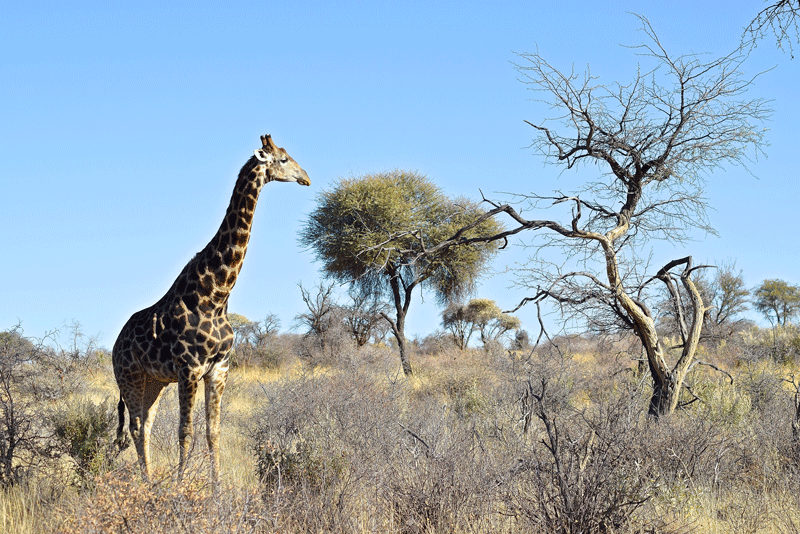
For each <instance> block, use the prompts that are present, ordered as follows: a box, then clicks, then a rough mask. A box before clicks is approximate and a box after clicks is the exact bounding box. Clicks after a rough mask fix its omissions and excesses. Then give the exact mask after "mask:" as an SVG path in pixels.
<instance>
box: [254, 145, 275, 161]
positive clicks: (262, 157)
mask: <svg viewBox="0 0 800 534" xmlns="http://www.w3.org/2000/svg"><path fill="white" fill-rule="evenodd" d="M253 154H254V155H255V157H256V159H257V160H258V161H263V162H264V163H272V161H273V159H275V158H273V156H272V154H270V153H269V152H267V151H266V150H264V149H263V148H259V149H257V150H256V151H255V152H253Z"/></svg>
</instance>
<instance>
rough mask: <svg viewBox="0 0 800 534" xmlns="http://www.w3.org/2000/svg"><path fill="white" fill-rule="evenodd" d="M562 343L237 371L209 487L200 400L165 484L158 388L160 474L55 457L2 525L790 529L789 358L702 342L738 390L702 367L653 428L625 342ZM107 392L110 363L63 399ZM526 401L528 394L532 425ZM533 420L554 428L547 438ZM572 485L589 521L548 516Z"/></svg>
mask: <svg viewBox="0 0 800 534" xmlns="http://www.w3.org/2000/svg"><path fill="white" fill-rule="evenodd" d="M572 342H573V348H574V352H573V353H567V354H563V355H560V356H557V355H554V354H552V353H551V354H547V355H541V356H534V357H533V358H531V359H526V358H524V357H523V356H521V355H519V354H517V355H504V354H497V353H487V352H484V351H479V350H475V351H466V352H464V353H461V352H459V351H446V352H445V353H442V354H417V355H415V356H414V359H413V362H414V365H415V375H414V376H413V377H410V378H405V377H403V376H402V373H401V372H400V369H399V365H398V364H399V362H398V361H397V357H396V354H394V353H393V352H392V351H391V350H389V349H387V348H376V347H367V348H366V349H364V350H362V351H358V352H354V353H352V354H348V355H347V357H346V358H344V357H343V358H342V359H341V361H331V362H328V364H327V365H326V366H320V365H317V366H315V367H313V368H309V367H307V366H305V365H304V364H303V363H302V362H301V361H300V360H299V359H288V360H286V361H285V362H284V365H283V367H282V368H281V369H280V370H275V369H261V368H259V369H256V368H241V367H240V368H236V369H234V370H232V372H231V375H230V379H229V385H228V388H227V390H226V394H225V399H224V401H223V422H222V432H223V433H222V453H221V462H222V479H223V481H224V482H223V486H222V487H221V488H220V489H219V490H218V491H217V492H215V491H213V489H212V488H211V487H210V486H209V484H208V480H207V472H208V466H207V458H206V455H205V451H206V445H205V439H204V428H203V425H204V417H203V415H202V399H198V407H197V409H198V413H197V416H196V417H195V424H196V427H195V444H194V447H193V451H192V457H191V462H190V465H189V468H188V476H187V479H186V480H185V481H184V482H183V483H181V484H178V483H176V482H175V480H174V478H173V474H174V471H175V469H176V466H177V443H176V442H177V413H178V410H177V394H176V388H175V386H171V387H170V388H168V389H167V390H166V391H165V394H164V396H163V398H162V400H161V404H160V407H159V415H158V417H157V420H156V423H155V427H154V430H153V442H152V449H153V457H154V464H155V469H156V473H157V475H156V483H155V484H154V485H146V484H144V483H142V482H141V479H140V477H139V474H138V470H137V468H136V458H135V453H134V452H133V450H132V448H129V449H128V450H126V451H125V452H124V453H123V454H122V455H121V456H120V457H119V458H117V459H116V460H115V462H114V465H113V467H112V468H111V469H110V470H107V471H105V472H103V473H102V474H101V475H100V476H98V477H97V478H95V479H93V480H92V483H91V484H88V485H85V486H79V485H71V484H69V481H70V480H71V479H70V478H69V477H67V476H61V477H60V478H59V477H54V475H53V473H59V472H60V473H63V472H64V471H65V470H67V469H68V468H69V465H70V464H69V463H68V462H66V461H65V460H63V459H62V460H61V461H60V462H56V463H55V464H48V465H50V467H47V469H45V468H44V467H43V468H42V471H41V472H40V473H39V474H38V475H33V476H30V477H28V478H26V479H25V481H24V483H22V484H18V485H15V486H11V487H9V488H6V489H5V490H2V492H0V531H2V532H4V533H6V532H7V533H14V534H16V533H43V532H53V531H56V532H64V533H89V532H109V533H110V532H114V533H117V532H148V531H152V532H215V533H217V532H288V533H292V532H354V533H355V532H358V533H361V532H386V533H403V534H406V533H436V532H441V533H444V532H448V533H450V532H454V533H460V532H464V533H466V532H470V533H495V532H497V533H513V532H553V531H557V530H559V529H560V530H561V531H563V532H595V531H597V532H599V531H602V529H603V528H604V529H606V531H609V532H610V531H613V532H617V533H620V532H675V533H677V532H709V533H727V532H736V533H751V532H752V533H787V534H790V533H797V532H800V497H798V496H800V491H798V489H800V488H799V486H800V451H798V447H797V446H796V445H795V444H794V443H793V442H792V439H791V424H790V423H791V417H792V416H793V415H794V414H793V404H792V395H791V393H793V390H792V389H791V388H789V389H787V382H785V381H784V380H783V379H784V378H786V377H789V376H791V375H792V372H793V367H792V366H791V365H790V364H789V363H787V362H786V361H781V362H775V361H773V360H765V359H763V358H762V359H758V358H755V359H746V358H743V357H742V350H743V349H742V348H741V347H736V351H732V350H731V349H730V346H724V345H723V346H722V347H719V348H714V349H711V350H709V351H708V352H707V354H706V355H705V356H704V358H706V359H707V360H708V361H710V362H712V363H715V364H716V365H718V366H719V367H721V368H724V369H726V370H728V371H729V372H731V374H732V375H733V377H734V383H733V385H731V384H730V382H729V380H728V379H727V378H726V377H725V376H723V375H720V374H719V373H717V372H716V371H713V370H712V369H710V368H698V371H697V372H696V373H695V376H694V377H693V381H692V384H693V390H694V392H695V394H696V395H697V396H698V397H699V398H700V399H701V401H698V402H695V403H694V404H692V405H691V407H690V408H688V409H687V410H685V411H684V412H682V413H680V414H676V415H675V417H672V418H666V419H665V420H663V421H660V422H659V423H658V424H656V423H654V422H652V421H649V420H647V418H646V417H645V415H644V411H645V409H644V408H645V406H646V402H647V399H648V396H649V392H648V387H647V385H648V382H647V377H646V376H645V377H641V376H637V374H636V363H635V362H634V361H633V359H632V358H630V357H629V356H628V355H627V353H625V352H624V351H623V349H622V348H621V347H601V346H598V345H593V344H592V343H590V342H589V341H587V340H582V339H575V340H572ZM543 380H544V382H546V383H547V390H546V393H547V394H546V395H545V393H544V392H543V391H542V390H541V386H540V385H539V386H537V384H542V383H543V382H542V381H543ZM537 387H539V388H540V389H536V388H537ZM525 388H532V389H530V390H529V391H530V392H532V393H533V394H542V399H543V400H542V403H541V405H536V404H535V403H534V404H532V403H531V398H530V397H528V400H527V401H526V402H527V403H528V404H527V405H526V404H525V403H524V402H523V397H524V392H525V391H526V389H525ZM116 398H117V389H116V385H115V384H114V381H113V375H112V373H111V370H110V367H109V366H108V364H107V362H106V363H104V364H102V365H100V366H96V367H95V368H93V369H92V372H91V373H90V375H89V376H88V378H87V379H86V388H85V390H83V391H80V392H79V393H78V392H74V393H72V395H71V396H70V397H69V398H67V399H65V400H63V401H59V402H67V403H71V402H77V401H79V400H87V399H88V400H89V401H91V402H94V403H100V402H102V401H104V400H106V399H110V400H111V401H112V402H114V403H115V402H116ZM525 406H528V407H531V406H534V407H535V406H539V408H538V410H539V411H538V412H535V413H532V414H531V423H530V430H529V431H528V432H527V433H525V432H523V426H524V425H523V422H524V417H523V416H524V411H523V409H524V407H525ZM45 409H50V408H49V407H43V410H45ZM537 414H538V415H537ZM545 421H550V424H552V425H554V427H555V428H556V429H557V431H558V432H559V436H560V442H559V444H558V445H557V446H554V444H553V441H552V434H549V433H548V430H547V427H546V424H545ZM548 446H550V447H552V448H553V449H554V450H550V449H548ZM556 458H558V461H559V462H561V465H562V467H561V468H558V467H557V464H556V463H555V459H556ZM53 465H55V466H57V468H55V467H53ZM563 466H572V468H571V469H572V471H566V470H564V467H563ZM54 469H55V470H54ZM559 469H562V471H559ZM559 473H561V475H559ZM560 476H563V479H564V480H567V481H568V484H567V486H568V487H566V488H564V487H559V482H558V480H559V477H560ZM260 477H263V478H260ZM603 492H606V493H603ZM581 495H584V497H581V498H579V499H577V500H576V502H575V503H573V504H572V505H570V506H573V508H575V507H577V508H575V509H574V510H573V511H571V512H569V513H572V514H578V515H574V517H575V518H577V519H576V520H575V521H574V522H573V524H575V525H577V524H579V523H580V521H583V523H580V524H583V525H584V528H583V529H582V530H581V529H578V528H577V527H566V526H563V525H564V523H559V522H558V520H557V519H554V517H550V516H548V514H556V515H557V514H564V513H566V511H567V507H566V504H565V503H566V502H567V501H565V500H564V499H567V500H568V499H569V497H570V496H581ZM586 495H600V496H601V498H600V499H597V500H596V502H595V501H592V499H588V498H586V497H585V496H586ZM620 496H622V497H624V498H625V499H629V500H630V501H637V499H638V500H641V502H640V503H639V504H637V505H636V506H631V507H630V513H626V514H621V515H620V514H616V515H615V514H614V513H611V512H609V511H608V506H607V504H608V503H613V502H614V499H617V498H621V497H620ZM620 502H623V501H620ZM637 502H638V501H637ZM576 510H577V511H576ZM579 512H580V513H579ZM580 514H583V515H580ZM604 514H607V515H604ZM604 518H606V519H604ZM620 518H622V519H620ZM612 520H613V521H616V523H614V524H613V525H612V524H611V523H604V522H603V521H612ZM558 525H562V526H558ZM592 525H594V526H592ZM601 525H602V526H601ZM570 529H572V530H570Z"/></svg>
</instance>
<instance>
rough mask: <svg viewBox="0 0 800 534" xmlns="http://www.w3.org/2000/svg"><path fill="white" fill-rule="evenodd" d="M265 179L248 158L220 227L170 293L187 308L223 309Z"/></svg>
mask: <svg viewBox="0 0 800 534" xmlns="http://www.w3.org/2000/svg"><path fill="white" fill-rule="evenodd" d="M267 181H268V178H267V177H266V176H265V173H264V166H263V165H259V162H258V160H256V159H255V158H251V159H250V161H248V162H247V163H246V164H245V165H244V167H242V170H241V171H240V172H239V177H238V179H237V180H236V186H235V187H234V190H233V195H232V196H231V202H230V204H229V205H228V210H227V211H226V213H225V218H224V219H223V220H222V224H220V227H219V230H218V231H217V233H216V234H215V235H214V237H213V238H212V239H211V241H209V243H208V245H206V247H205V248H204V249H203V250H202V251H200V252H199V253H198V254H197V255H196V256H195V257H194V258H193V259H192V260H191V261H190V262H189V263H188V264H187V265H186V267H184V269H183V271H182V272H181V274H180V275H179V276H178V279H177V280H176V281H175V284H174V285H173V288H172V290H171V292H170V293H172V294H173V296H180V297H183V301H184V303H185V304H186V306H187V308H189V309H192V308H196V307H199V308H200V309H202V310H204V311H210V310H211V309H215V308H223V309H224V308H225V307H226V306H227V302H228V297H229V296H230V293H231V290H232V289H233V286H234V284H236V279H237V277H238V276H239V272H240V271H241V269H242V264H243V262H244V256H245V253H246V252H247V243H248V242H249V241H250V229H251V226H252V224H253V215H254V214H255V209H256V203H257V202H258V196H259V193H260V192H261V188H262V187H263V186H264V184H265V183H266V182H267Z"/></svg>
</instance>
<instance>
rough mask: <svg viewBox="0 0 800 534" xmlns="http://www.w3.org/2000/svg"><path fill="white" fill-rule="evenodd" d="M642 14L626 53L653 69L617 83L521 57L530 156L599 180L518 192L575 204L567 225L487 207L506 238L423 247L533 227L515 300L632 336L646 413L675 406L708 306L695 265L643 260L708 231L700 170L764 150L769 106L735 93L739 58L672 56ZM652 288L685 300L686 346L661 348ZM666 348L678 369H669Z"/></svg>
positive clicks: (739, 83) (546, 203)
mask: <svg viewBox="0 0 800 534" xmlns="http://www.w3.org/2000/svg"><path fill="white" fill-rule="evenodd" d="M638 18H639V20H640V22H641V24H642V28H641V31H642V32H643V33H644V34H645V36H646V37H647V42H646V43H645V44H642V45H639V46H636V47H633V48H632V49H633V50H634V51H636V53H637V54H639V55H640V56H642V57H643V58H645V59H646V60H647V61H650V62H652V63H654V66H652V68H650V70H642V68H641V67H640V69H639V71H638V72H637V74H636V76H635V77H634V78H633V80H632V81H631V82H630V83H629V84H627V85H622V84H612V85H603V84H600V83H599V82H598V80H597V78H596V77H595V76H592V75H591V74H590V73H589V71H588V70H587V71H586V72H585V73H583V74H579V73H576V72H575V71H574V69H573V70H571V71H569V72H567V73H563V72H561V71H559V70H558V69H556V68H555V67H554V66H552V65H551V64H550V63H548V62H547V61H546V60H545V59H544V58H543V57H542V56H541V55H540V54H539V53H538V52H537V53H534V54H521V55H520V59H521V62H520V64H518V65H517V70H518V72H519V74H520V77H521V79H522V81H523V82H524V83H526V84H528V85H530V87H531V89H532V90H534V91H537V92H539V93H541V94H543V95H544V96H543V97H542V99H541V102H543V103H545V104H547V105H548V106H550V108H551V109H553V110H554V113H555V115H554V117H553V118H550V119H546V120H544V121H542V122H541V123H540V124H534V123H531V122H528V124H530V125H531V126H532V127H533V128H534V130H535V132H536V136H535V137H534V140H533V143H532V145H531V147H532V148H533V149H534V150H535V151H536V152H537V153H539V154H540V155H541V156H542V157H543V158H544V159H545V161H547V162H550V163H554V164H556V165H560V166H563V167H565V168H566V169H575V168H579V167H581V166H584V167H588V170H589V172H592V171H594V170H595V169H597V170H599V171H600V172H598V173H597V174H595V176H594V177H592V178H589V179H588V181H587V182H586V183H585V184H584V185H582V186H580V187H578V188H577V189H576V190H575V191H573V192H570V193H564V192H561V191H556V192H555V193H554V194H553V195H550V196H542V195H538V194H530V195H519V196H518V197H517V198H518V200H519V201H520V202H527V207H528V208H529V209H534V210H539V209H543V208H549V209H553V210H558V209H560V208H562V207H564V206H567V207H571V213H569V212H567V213H564V212H563V211H562V214H563V216H565V217H566V218H567V222H566V224H562V223H561V222H558V220H556V219H543V220H535V219H528V218H527V217H524V216H523V212H522V211H518V210H517V209H516V208H515V207H512V206H511V205H509V204H498V203H495V202H491V201H487V202H489V203H490V204H491V205H492V206H493V209H492V210H490V211H488V212H487V213H486V215H484V216H483V217H481V218H479V219H478V220H477V221H476V222H475V223H473V224H478V223H479V222H480V221H482V220H484V219H485V218H488V217H495V216H498V215H500V214H505V215H506V216H508V217H510V218H511V219H512V221H513V224H512V225H511V226H510V227H508V229H507V230H505V231H503V232H500V233H497V234H495V235H493V236H491V237H490V238H481V237H473V238H470V237H467V236H466V234H465V232H464V230H466V229H468V228H469V227H465V228H462V231H459V232H456V233H455V234H454V235H453V236H452V237H451V238H450V239H448V240H445V241H443V242H440V243H439V244H438V245H437V246H436V247H430V250H429V251H435V250H436V249H437V248H439V247H446V246H453V245H463V244H470V243H474V242H476V241H479V240H481V239H484V240H485V239H490V240H506V239H507V238H508V237H509V236H511V235H514V234H517V233H519V232H522V231H526V230H534V231H535V230H543V232H537V233H536V234H535V240H534V241H533V242H532V243H531V246H532V247H533V250H534V257H533V258H532V260H533V261H532V262H531V263H530V264H529V266H528V268H527V269H526V270H523V271H521V272H520V280H521V284H522V285H524V286H527V287H531V288H533V289H534V290H535V291H536V293H535V295H534V296H532V297H528V298H526V299H525V300H523V303H525V302H531V301H532V302H536V303H538V302H541V301H542V300H549V301H553V302H556V303H557V304H558V305H559V306H560V307H561V309H562V310H563V311H565V312H566V313H571V314H575V315H573V316H577V317H581V318H583V319H586V320H588V321H589V322H590V323H591V321H598V323H597V324H606V325H616V326H619V327H625V328H628V329H630V330H632V331H633V332H634V333H635V334H636V336H637V337H638V338H639V340H640V341H641V343H642V345H643V346H644V349H645V352H646V354H647V360H648V363H649V367H650V372H651V375H652V379H653V396H652V399H651V403H650V412H651V414H654V415H662V414H666V413H669V412H671V411H673V410H674V409H675V408H676V407H677V405H678V401H679V396H680V392H681V390H682V388H683V385H684V383H683V381H684V378H685V376H686V374H687V373H688V372H689V370H690V369H691V368H692V367H693V366H694V365H695V364H696V363H697V362H696V360H695V358H694V356H695V354H694V350H695V348H696V346H697V340H698V338H699V334H700V331H701V327H702V317H703V316H704V314H705V311H706V310H707V306H706V305H705V304H704V303H703V300H702V297H701V296H700V293H699V291H698V290H697V288H696V286H695V284H694V282H693V281H692V275H693V274H694V273H695V271H696V270H697V269H698V268H700V267H696V266H694V265H693V262H692V258H691V257H686V258H681V259H677V260H673V261H670V262H668V263H667V264H666V265H664V266H663V267H662V268H661V269H659V270H658V271H657V273H656V274H655V275H654V276H648V275H647V274H646V272H647V271H648V270H649V260H648V259H647V258H648V257H649V256H648V253H647V251H648V250H650V248H649V247H650V246H652V244H651V242H652V240H656V239H661V240H667V241H670V242H683V241H685V240H687V239H688V238H689V237H690V235H691V233H692V232H694V231H697V230H700V231H702V232H706V233H714V229H713V228H712V227H711V225H710V223H709V222H708V218H707V216H706V208H707V200H706V198H705V197H704V194H703V190H704V185H705V179H706V175H707V173H709V172H711V171H714V170H717V169H721V168H723V166H725V165H742V166H745V167H746V165H747V163H748V162H749V161H750V160H751V157H752V156H751V155H755V156H757V155H758V154H760V153H761V147H762V145H763V143H764V133H765V129H764V128H763V127H762V126H761V123H762V122H763V121H765V120H766V119H767V118H768V117H769V115H770V113H771V110H770V109H769V108H768V105H767V102H765V101H764V100H761V99H748V98H745V93H746V92H747V90H748V89H749V88H750V86H751V85H752V84H753V79H754V78H753V77H747V76H745V75H744V73H743V72H742V69H741V67H742V63H743V61H744V59H745V57H744V56H743V55H742V54H741V53H740V52H734V53H731V54H729V55H726V56H724V57H720V58H717V59H713V60H710V61H706V60H703V59H701V58H700V57H699V56H697V55H683V56H678V57H675V56H673V55H670V54H669V53H668V52H667V51H666V49H665V48H664V47H663V46H662V44H661V42H660V41H659V39H658V37H657V35H656V33H655V31H654V30H653V28H652V26H651V25H650V23H649V21H648V20H647V19H646V18H644V17H641V16H639V17H638ZM526 122H527V121H526ZM553 248H556V249H561V250H562V251H563V252H564V257H565V258H566V260H565V261H566V262H567V263H566V264H565V267H558V268H556V269H549V268H548V265H549V264H547V263H545V262H543V258H542V257H541V255H540V253H543V251H545V250H547V251H549V250H552V249H553ZM568 266H573V268H567V267H568ZM679 267H682V268H683V269H682V270H681V271H680V272H679V273H677V274H675V273H674V272H673V271H674V270H675V269H676V268H679ZM645 268H646V269H645ZM650 272H652V271H650ZM657 281H661V282H663V283H665V284H667V285H668V286H669V285H670V284H672V286H673V288H674V287H675V285H676V282H677V283H679V284H680V285H681V286H682V287H683V288H684V290H685V291H686V293H687V295H689V296H690V302H688V303H687V305H688V306H690V307H691V308H692V313H691V317H693V318H694V320H692V322H691V323H688V324H685V325H684V326H685V328H684V329H683V330H682V332H683V340H682V344H681V345H680V346H679V347H675V348H673V349H670V348H669V347H666V346H665V345H664V344H663V343H662V340H661V339H660V338H659V334H658V332H657V331H656V325H655V320H654V315H653V313H652V312H651V310H650V309H649V308H648V306H647V305H646V304H645V299H646V298H647V297H648V296H649V295H650V294H651V288H653V283H654V282H657ZM674 351H677V354H676V359H677V362H676V363H675V364H674V365H668V364H667V359H668V357H669V356H670V353H671V352H674Z"/></svg>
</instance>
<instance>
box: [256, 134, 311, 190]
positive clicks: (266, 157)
mask: <svg viewBox="0 0 800 534" xmlns="http://www.w3.org/2000/svg"><path fill="white" fill-rule="evenodd" d="M261 144H262V145H263V146H262V147H261V148H259V149H258V150H256V151H255V152H254V155H255V158H256V159H257V160H258V161H259V162H260V165H263V166H264V171H265V173H266V176H267V181H270V182H273V181H274V182H297V183H298V184H300V185H311V180H309V179H308V174H306V171H304V170H303V169H302V168H300V165H298V164H297V162H296V161H295V160H293V159H292V157H291V156H290V155H289V154H287V153H286V151H285V150H284V149H282V148H279V147H278V146H276V145H275V143H274V142H273V141H272V137H270V136H269V135H262V136H261Z"/></svg>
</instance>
